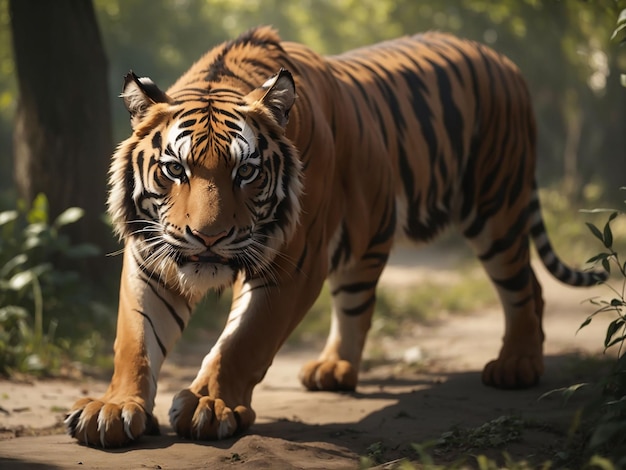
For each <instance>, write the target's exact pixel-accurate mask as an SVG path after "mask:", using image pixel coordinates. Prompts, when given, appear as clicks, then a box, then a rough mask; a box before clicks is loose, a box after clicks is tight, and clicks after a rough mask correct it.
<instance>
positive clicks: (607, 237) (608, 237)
mask: <svg viewBox="0 0 626 470" xmlns="http://www.w3.org/2000/svg"><path fill="white" fill-rule="evenodd" d="M611 220H612V219H609V221H608V222H607V223H606V225H605V226H604V246H606V247H607V248H609V249H610V248H611V247H612V246H613V232H612V231H611Z"/></svg>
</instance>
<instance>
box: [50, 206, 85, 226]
mask: <svg viewBox="0 0 626 470" xmlns="http://www.w3.org/2000/svg"><path fill="white" fill-rule="evenodd" d="M84 215H85V211H84V210H83V209H81V208H80V207H70V208H69V209H65V210H64V211H63V212H62V213H61V214H59V216H58V217H57V218H56V220H55V221H54V226H55V227H56V228H60V227H63V226H64V225H69V224H73V223H74V222H76V221H78V220H80V219H81V218H82V217H83V216H84Z"/></svg>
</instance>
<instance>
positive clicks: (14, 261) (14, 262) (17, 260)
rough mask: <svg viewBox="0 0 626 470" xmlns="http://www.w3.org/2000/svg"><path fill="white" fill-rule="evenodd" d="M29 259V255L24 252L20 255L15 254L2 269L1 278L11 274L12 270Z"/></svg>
mask: <svg viewBox="0 0 626 470" xmlns="http://www.w3.org/2000/svg"><path fill="white" fill-rule="evenodd" d="M26 261H28V256H26V255H25V254H24V253H20V254H19V255H16V256H14V257H13V258H11V259H10V260H9V261H7V262H6V263H5V264H4V266H2V269H0V278H4V277H6V276H8V275H9V273H10V272H11V271H13V270H14V269H15V268H16V267H18V266H20V265H22V264H24V263H25V262H26Z"/></svg>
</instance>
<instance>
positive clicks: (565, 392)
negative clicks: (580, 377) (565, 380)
mask: <svg viewBox="0 0 626 470" xmlns="http://www.w3.org/2000/svg"><path fill="white" fill-rule="evenodd" d="M588 385H589V384H588V383H585V382H582V383H579V384H574V385H570V386H569V387H562V388H556V389H553V390H549V391H547V392H546V393H544V394H543V395H541V396H540V397H539V398H538V399H539V400H543V399H544V398H546V397H548V396H550V395H554V394H556V393H558V394H560V395H562V396H563V400H564V401H565V402H567V401H568V400H569V399H570V398H571V397H572V395H574V393H576V391H578V390H580V389H581V388H583V387H587V386H588Z"/></svg>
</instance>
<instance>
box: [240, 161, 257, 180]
mask: <svg viewBox="0 0 626 470" xmlns="http://www.w3.org/2000/svg"><path fill="white" fill-rule="evenodd" d="M254 171H255V168H254V167H253V166H252V165H248V164H247V163H244V164H243V165H241V166H240V167H239V168H238V169H237V176H238V177H239V178H241V179H242V180H245V179H248V178H250V177H251V176H252V175H253V174H254Z"/></svg>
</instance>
